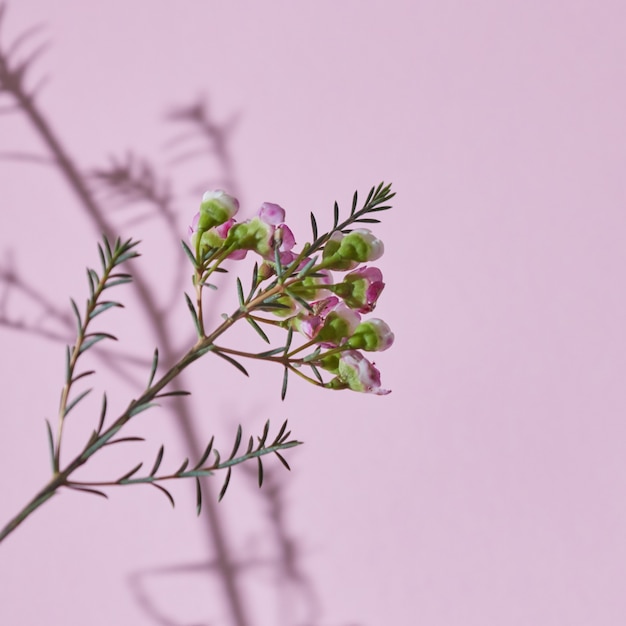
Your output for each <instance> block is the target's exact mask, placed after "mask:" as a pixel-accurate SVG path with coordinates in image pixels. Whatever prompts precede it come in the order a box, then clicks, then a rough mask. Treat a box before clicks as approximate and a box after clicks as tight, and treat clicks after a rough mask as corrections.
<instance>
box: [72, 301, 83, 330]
mask: <svg viewBox="0 0 626 626" xmlns="http://www.w3.org/2000/svg"><path fill="white" fill-rule="evenodd" d="M70 302H71V304H72V309H73V310H74V315H75V316H76V321H77V324H76V330H77V332H78V333H79V334H80V331H81V328H82V327H83V320H82V319H81V317H80V313H79V312H78V306H77V305H76V302H75V301H74V298H70Z"/></svg>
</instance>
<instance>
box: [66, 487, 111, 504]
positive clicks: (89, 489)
mask: <svg viewBox="0 0 626 626" xmlns="http://www.w3.org/2000/svg"><path fill="white" fill-rule="evenodd" d="M68 487H70V489H73V490H74V491H83V492H84V493H91V494H93V495H94V496H100V497H101V498H105V499H107V500H108V499H109V496H107V494H106V493H104V491H100V490H99V489H93V488H92V487H83V486H80V487H79V486H77V485H72V484H70V485H68Z"/></svg>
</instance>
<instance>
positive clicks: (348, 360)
mask: <svg viewBox="0 0 626 626" xmlns="http://www.w3.org/2000/svg"><path fill="white" fill-rule="evenodd" d="M393 195H394V194H392V193H391V191H390V186H389V185H387V186H384V185H383V184H382V183H381V184H380V185H379V186H378V187H377V188H372V190H371V191H370V193H369V195H368V197H367V200H366V202H365V204H364V206H363V208H362V209H360V210H359V211H356V204H357V194H356V193H355V194H354V198H353V204H352V210H351V212H350V216H349V217H348V219H346V220H344V221H343V222H342V223H341V224H339V209H338V206H337V204H336V203H335V211H334V222H333V227H332V229H331V230H330V231H329V232H328V233H325V234H324V235H322V236H321V237H318V236H317V225H316V220H315V217H314V216H313V215H311V223H312V227H313V238H314V241H313V243H307V244H305V245H304V246H303V247H302V250H301V251H300V252H299V253H298V252H294V250H293V249H294V247H295V237H294V235H293V233H292V232H291V230H290V229H289V227H288V226H287V225H286V224H285V222H284V219H285V211H284V210H283V209H282V208H281V207H279V206H278V205H275V204H271V203H264V204H263V205H262V206H261V209H260V210H259V212H258V215H257V216H256V217H254V218H252V219H250V220H247V221H246V222H242V223H236V222H235V220H234V218H233V215H234V214H235V213H236V212H237V210H238V208H239V203H238V202H237V200H236V199H235V198H233V197H231V196H228V195H227V194H226V193H224V192H223V191H216V192H207V193H205V194H204V197H203V201H202V203H201V206H200V212H199V213H198V215H197V216H196V217H195V218H194V220H193V223H192V226H191V228H190V236H191V244H192V247H189V246H188V245H187V244H185V243H184V242H183V248H184V250H185V252H186V254H187V256H188V258H189V260H190V262H191V264H192V266H193V269H194V273H193V285H194V288H195V291H196V304H195V305H194V303H193V302H192V301H191V299H190V298H189V296H188V295H186V294H185V297H186V301H187V305H188V307H189V310H190V313H191V315H192V318H193V321H194V325H195V327H196V331H197V335H198V338H197V341H196V343H195V344H194V345H193V346H192V347H191V348H190V349H189V350H188V351H187V352H186V353H185V354H184V355H183V356H182V357H181V358H180V359H179V360H178V361H177V362H176V363H175V364H174V365H173V366H171V367H170V368H169V369H168V370H167V372H165V373H164V374H163V375H162V376H161V377H160V378H156V374H157V370H158V363H159V353H158V350H155V352H154V357H153V361H152V367H151V371H150V376H149V380H148V384H147V386H146V388H145V389H144V391H143V392H142V394H141V395H140V396H139V397H138V398H136V399H134V400H132V401H131V402H130V403H129V404H128V405H127V407H126V409H125V410H124V411H123V412H122V414H121V415H119V416H118V417H117V418H116V419H115V420H114V421H113V422H112V423H111V424H110V425H109V426H108V427H106V428H105V421H106V414H107V397H106V394H105V395H104V396H103V400H102V409H101V412H100V418H99V421H98V425H97V427H96V429H95V430H94V431H93V432H92V434H91V436H90V437H89V439H88V441H87V442H86V443H85V445H84V447H83V449H82V451H81V452H80V453H79V454H78V455H77V456H76V457H75V458H74V459H73V460H72V461H70V462H69V463H68V464H67V465H66V466H65V467H62V459H61V442H62V437H63V430H64V425H65V422H66V418H67V416H68V414H69V413H70V411H72V410H73V409H74V408H75V407H76V406H77V405H79V403H80V402H81V401H82V400H83V399H84V398H85V397H86V396H87V395H88V394H89V393H90V392H91V391H92V389H87V390H85V391H82V392H80V393H78V395H76V396H74V397H72V389H73V386H74V384H75V383H76V382H77V381H79V380H80V379H82V378H87V377H89V376H91V375H93V374H94V373H95V372H94V371H84V372H80V373H76V372H77V366H78V362H79V359H80V357H81V356H82V354H84V353H85V352H86V351H87V350H89V349H90V348H92V347H93V346H95V345H96V344H98V343H100V342H101V341H103V340H105V339H113V340H114V339H116V338H115V337H114V336H113V335H111V334H109V333H104V332H88V331H90V325H91V323H92V322H93V320H94V318H95V317H97V316H99V315H100V314H102V313H104V312H106V311H107V310H109V309H111V308H116V307H121V306H122V305H121V304H120V303H119V302H116V301H114V300H102V299H101V297H102V296H103V293H104V292H105V290H107V289H109V288H112V287H115V286H117V285H120V284H126V283H129V282H131V281H132V277H131V275H130V274H128V273H125V272H119V271H118V269H117V268H118V266H120V265H122V264H123V263H126V262H127V261H130V260H131V259H133V258H135V257H137V256H138V253H137V252H136V251H135V250H134V248H135V247H136V246H137V244H138V242H135V241H132V240H131V239H129V240H127V241H125V242H122V241H121V240H120V239H117V241H116V242H115V244H114V245H113V246H111V244H110V243H109V241H108V239H107V238H106V237H104V238H103V243H104V245H99V246H98V251H99V254H100V261H101V265H102V270H101V272H102V273H101V275H99V274H98V273H97V272H96V271H95V270H93V269H88V270H87V279H88V283H89V291H90V297H89V299H88V300H87V303H86V308H85V312H84V314H83V315H82V316H81V314H80V312H79V309H78V306H77V304H76V303H75V302H74V301H73V300H72V301H71V303H72V309H73V311H74V315H75V317H76V323H77V338H76V342H75V344H74V346H73V348H69V347H68V348H67V351H66V375H65V384H64V386H63V389H62V392H61V401H60V406H59V421H58V426H57V432H56V437H55V436H54V434H53V432H52V427H51V426H50V424H49V423H48V437H49V444H50V454H51V458H52V471H53V476H52V478H51V480H50V481H49V483H48V484H47V485H46V486H45V487H44V488H43V489H42V490H41V491H40V492H39V493H38V494H37V495H36V496H35V497H34V498H33V499H32V500H31V502H30V503H28V504H27V505H26V506H25V507H24V508H23V509H22V511H20V512H19V513H18V514H17V515H16V516H15V517H14V518H13V519H12V520H11V521H10V522H9V523H8V524H7V525H6V526H5V528H4V529H3V530H2V531H0V541H2V540H3V539H4V538H5V537H6V536H8V535H9V534H10V533H11V532H12V531H13V530H15V528H17V527H18V526H19V524H21V523H22V521H24V520H25V519H26V518H27V517H28V516H29V515H30V514H31V513H32V512H33V511H35V510H36V509H37V508H38V507H39V506H41V505H42V504H43V503H44V502H46V501H47V500H48V499H49V498H50V497H51V496H52V495H54V494H55V493H56V492H57V491H58V490H59V489H60V488H61V487H68V488H70V489H74V490H79V491H86V492H89V493H93V494H96V495H100V496H105V497H106V494H105V493H104V492H103V491H101V488H103V487H112V486H124V485H136V484H148V485H152V486H154V487H155V488H157V489H159V490H160V491H162V492H163V493H164V494H165V495H166V496H167V497H168V499H169V500H170V502H171V503H172V504H174V499H173V497H172V495H171V494H170V493H169V491H168V490H167V489H165V487H163V486H162V485H161V484H160V483H161V482H163V481H167V480H174V479H181V478H193V479H194V480H195V482H196V492H197V510H198V513H199V512H200V510H201V506H202V496H201V488H200V482H199V481H200V478H201V477H203V476H210V475H212V474H213V473H215V472H216V471H219V470H226V472H227V473H226V478H225V481H224V484H223V487H222V489H221V491H220V495H219V499H221V498H222V497H223V496H224V493H225V492H226V489H227V487H228V484H229V481H230V476H231V472H232V467H233V466H234V465H237V464H240V463H243V462H246V461H249V460H252V459H255V458H256V459H257V464H258V473H259V486H260V485H261V484H262V483H263V465H262V457H263V456H265V455H267V454H274V455H276V456H277V457H278V459H279V460H280V461H281V462H282V463H283V464H284V465H285V466H286V467H287V468H288V469H289V465H288V464H287V462H286V461H285V459H284V458H283V457H282V456H281V454H280V452H281V451H283V450H286V449H288V448H291V447H294V446H297V445H300V442H299V441H296V440H288V437H289V435H290V432H286V429H287V422H285V423H284V424H283V425H282V427H281V429H280V431H279V433H278V434H277V436H276V437H275V439H274V440H273V441H272V442H271V443H270V444H269V445H266V441H267V437H268V433H269V422H267V423H266V425H265V429H264V431H263V434H262V436H261V437H260V438H259V439H258V444H257V445H256V447H255V445H254V439H253V438H252V437H250V439H249V441H248V445H247V449H246V451H245V452H244V454H243V455H239V456H237V452H238V450H239V447H240V444H241V439H242V432H241V427H239V429H238V431H237V435H236V438H235V444H234V446H233V449H232V452H231V454H230V456H229V457H228V458H227V460H226V461H222V460H221V456H220V454H219V453H218V452H217V451H216V450H214V448H213V439H211V441H210V442H209V444H208V446H207V447H206V449H205V451H204V453H203V454H202V456H201V458H200V459H199V460H198V461H197V463H196V464H195V465H194V466H193V467H192V468H191V469H188V467H189V460H188V459H185V460H184V462H183V463H182V465H181V466H180V468H179V469H178V470H177V471H175V472H173V473H168V474H158V473H157V472H158V470H159V467H160V465H161V461H162V458H163V453H164V448H163V447H161V449H160V451H159V453H158V455H157V458H156V460H155V462H154V465H153V467H152V471H151V472H150V473H149V474H148V475H145V476H140V477H138V476H137V473H138V472H139V470H140V469H141V468H142V467H143V463H139V464H138V465H136V466H135V467H133V468H132V469H131V470H130V471H128V472H126V473H125V474H123V475H122V476H121V477H119V478H117V479H115V480H104V481H95V482H85V481H77V480H75V479H71V478H70V477H71V476H72V475H73V473H74V472H75V471H76V470H77V469H78V468H80V467H81V466H83V465H84V464H85V463H86V462H87V461H88V460H89V459H90V458H91V457H92V456H93V455H94V454H95V453H97V452H98V450H100V449H103V448H104V447H106V446H109V445H113V444H115V443H128V442H135V441H141V440H142V438H140V437H118V433H119V432H120V431H121V429H122V428H123V427H124V426H125V425H126V424H127V423H128V422H129V421H131V420H132V419H133V418H134V417H135V416H136V415H138V414H139V413H142V412H143V411H145V410H148V409H150V408H151V407H153V406H155V401H156V400H157V399H159V398H163V397H168V396H181V395H188V393H189V392H187V391H178V390H174V391H166V387H167V386H168V385H169V384H170V383H171V382H172V381H173V380H174V379H175V378H177V377H178V376H179V375H180V374H181V373H182V372H183V371H184V370H185V369H186V368H187V367H189V365H191V364H192V363H193V362H194V361H196V360H198V359H199V358H201V357H202V356H203V355H205V354H208V353H214V354H216V355H217V356H220V357H221V358H223V359H225V360H226V361H228V362H229V363H231V364H232V365H234V366H235V367H237V368H238V369H239V370H240V371H241V372H242V373H244V374H245V375H248V373H247V371H246V369H245V368H244V367H243V365H241V364H240V363H239V362H238V361H237V360H235V359H234V358H233V356H245V357H250V358H256V359H260V360H266V361H271V362H277V363H279V364H281V365H282V366H283V368H284V375H283V384H282V391H281V397H282V398H284V397H285V394H286V390H287V380H288V374H289V372H292V373H295V374H297V375H298V376H300V377H301V378H303V379H304V380H307V381H308V382H311V383H313V384H315V385H318V386H321V387H326V388H330V389H346V388H348V389H352V390H355V391H362V392H368V393H374V394H377V395H384V394H387V393H389V391H387V390H384V389H381V387H380V373H379V372H378V370H377V369H376V368H375V367H374V365H373V364H372V363H370V362H369V361H368V360H367V359H366V358H365V357H364V356H363V355H362V354H361V352H360V350H364V351H380V350H386V349H387V348H388V347H389V346H391V344H392V343H393V333H392V332H391V330H390V329H389V327H388V326H387V324H385V322H383V321H382V320H379V319H371V320H367V321H361V312H370V311H372V310H373V309H374V307H375V305H376V300H377V298H378V296H379V295H380V293H381V292H382V289H383V287H384V284H383V283H382V274H381V273H380V270H376V271H374V272H373V271H372V270H371V269H370V270H368V269H367V267H366V266H363V267H360V268H359V265H360V264H361V263H365V262H369V261H373V260H376V259H378V258H379V257H380V256H381V255H382V253H383V250H384V246H383V244H382V242H381V241H380V240H379V239H377V238H376V237H374V235H372V233H371V232H370V231H369V230H366V229H360V228H357V229H354V230H352V229H350V228H349V227H350V226H352V225H354V224H357V223H360V222H361V223H362V222H366V223H376V222H377V221H378V220H376V219H373V218H366V217H364V216H365V215H367V214H368V213H372V212H376V211H384V210H387V209H388V208H390V207H389V206H387V205H385V202H387V201H388V200H390V199H391V198H392V197H393ZM249 251H253V252H255V253H257V254H259V255H260V256H261V258H262V262H261V264H260V265H259V264H258V263H256V264H255V265H254V269H253V273H252V281H251V287H250V289H249V291H248V293H247V295H246V294H245V293H244V289H243V285H242V283H241V280H240V279H237V294H238V300H239V306H238V308H237V309H236V310H235V311H234V312H233V313H232V314H231V315H226V316H224V321H223V322H222V323H221V324H219V325H218V326H217V328H216V329H214V330H213V331H212V332H211V333H209V334H207V333H206V331H205V326H204V320H203V297H202V296H203V288H204V287H205V286H208V287H211V286H212V285H211V284H210V283H209V282H208V279H209V278H210V277H211V275H212V274H213V273H215V272H224V271H226V270H225V269H224V268H223V267H221V266H222V263H224V262H225V261H226V260H227V259H242V258H244V257H245V256H246V254H247V253H248V252H249ZM315 252H317V253H318V254H317V255H315V256H311V253H315ZM348 270H353V271H352V272H350V273H349V274H347V275H346V276H344V277H343V280H341V281H340V282H337V281H336V280H334V279H333V277H332V275H331V273H330V272H331V271H335V272H345V271H348ZM329 292H332V293H333V294H338V295H330V296H328V295H327V294H328V293H329ZM256 312H265V313H268V312H269V313H271V314H273V315H275V316H277V318H278V320H272V319H265V318H264V317H260V316H259V315H256V314H255V313H256ZM241 319H245V320H246V321H247V322H248V323H250V324H251V325H252V327H253V328H254V329H255V330H256V331H257V333H258V334H259V335H260V336H261V338H262V339H263V340H264V341H265V342H266V343H271V342H270V339H269V338H268V336H267V334H266V333H265V332H264V331H263V330H262V328H261V324H264V323H268V324H270V325H272V326H278V327H279V328H283V329H284V330H285V331H286V340H285V343H284V344H283V345H281V346H278V347H275V348H271V349H270V350H267V351H265V352H261V353H249V352H245V351H238V350H233V349H230V348H226V347H221V346H218V345H217V344H216V343H215V342H216V340H217V339H218V338H220V337H221V336H222V335H224V334H225V333H226V331H227V330H229V329H230V328H231V327H232V326H233V325H234V324H235V323H236V322H238V321H239V320H241ZM276 321H278V324H276V323H275V322H276ZM296 333H300V334H301V335H304V339H303V343H302V344H301V345H300V346H299V347H294V348H293V349H292V342H293V340H294V335H296ZM309 350H310V352H308V354H306V355H304V356H296V355H301V354H302V353H303V352H305V351H309ZM231 355H233V356H231ZM306 367H308V368H310V371H311V375H307V374H304V373H303V372H302V369H303V368H306ZM320 370H322V371H326V372H330V373H331V374H332V375H333V376H334V377H333V378H332V379H331V380H329V381H326V382H325V381H324V379H323V376H322V374H321V373H320ZM116 437H117V438H116ZM212 451H213V453H214V455H215V459H214V461H213V463H211V464H208V465H207V464H206V462H207V459H208V458H209V456H210V455H211V452H212Z"/></svg>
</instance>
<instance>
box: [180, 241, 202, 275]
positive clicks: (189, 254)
mask: <svg viewBox="0 0 626 626" xmlns="http://www.w3.org/2000/svg"><path fill="white" fill-rule="evenodd" d="M180 243H181V244H182V246H183V250H184V251H185V254H186V255H187V257H188V258H189V260H190V261H191V264H192V265H193V267H194V269H198V267H199V265H198V262H197V261H196V255H195V254H194V253H193V252H192V251H191V248H190V247H189V246H188V245H187V244H186V243H185V242H184V241H181V242H180Z"/></svg>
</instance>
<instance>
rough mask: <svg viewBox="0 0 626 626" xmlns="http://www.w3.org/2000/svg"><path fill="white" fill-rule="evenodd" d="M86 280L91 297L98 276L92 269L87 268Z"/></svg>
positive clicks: (98, 279)
mask: <svg viewBox="0 0 626 626" xmlns="http://www.w3.org/2000/svg"><path fill="white" fill-rule="evenodd" d="M87 280H88V281H89V292H90V293H91V297H92V298H93V295H94V293H95V291H96V287H97V286H98V283H99V282H100V277H99V276H98V274H97V273H96V272H95V271H94V270H92V269H89V268H87Z"/></svg>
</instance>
